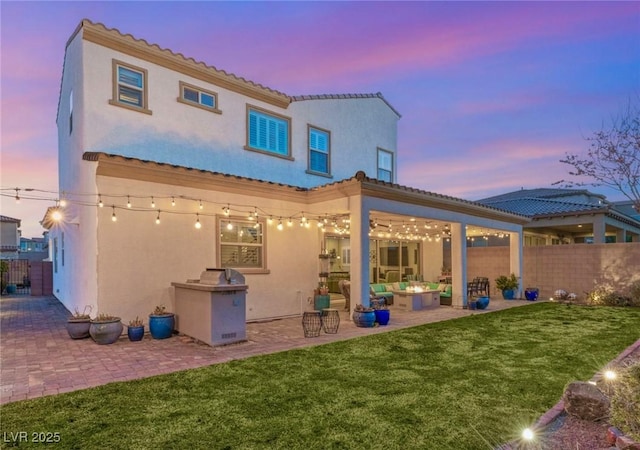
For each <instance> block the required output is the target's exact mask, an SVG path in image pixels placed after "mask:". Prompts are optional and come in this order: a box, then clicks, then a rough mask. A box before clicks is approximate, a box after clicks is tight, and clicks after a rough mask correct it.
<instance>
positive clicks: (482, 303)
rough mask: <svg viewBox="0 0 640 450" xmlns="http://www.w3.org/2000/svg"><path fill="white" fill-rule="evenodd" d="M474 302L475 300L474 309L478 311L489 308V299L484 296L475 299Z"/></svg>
mask: <svg viewBox="0 0 640 450" xmlns="http://www.w3.org/2000/svg"><path fill="white" fill-rule="evenodd" d="M475 300H476V308H478V309H487V306H489V300H490V299H489V297H488V296H486V295H483V296H481V297H477V298H476V299H475Z"/></svg>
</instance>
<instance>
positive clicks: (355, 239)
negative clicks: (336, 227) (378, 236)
mask: <svg viewBox="0 0 640 450" xmlns="http://www.w3.org/2000/svg"><path fill="white" fill-rule="evenodd" d="M362 200H363V199H362V196H361V195H354V196H352V197H349V209H350V211H351V217H350V220H351V223H350V230H351V269H350V275H351V310H353V309H354V308H355V306H356V305H357V304H358V303H360V304H362V305H364V306H369V208H368V207H367V206H365V205H364V204H363V201H362Z"/></svg>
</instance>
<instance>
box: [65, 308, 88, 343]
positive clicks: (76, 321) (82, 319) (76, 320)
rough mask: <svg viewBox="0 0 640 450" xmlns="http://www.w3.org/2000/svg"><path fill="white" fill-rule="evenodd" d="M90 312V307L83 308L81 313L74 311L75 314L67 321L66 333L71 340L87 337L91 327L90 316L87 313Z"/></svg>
mask: <svg viewBox="0 0 640 450" xmlns="http://www.w3.org/2000/svg"><path fill="white" fill-rule="evenodd" d="M87 308H89V312H91V306H89V305H87V306H85V307H84V309H83V310H82V312H80V311H78V308H76V309H75V312H74V313H73V314H72V315H71V317H69V318H68V319H67V333H69V337H70V338H71V339H84V338H88V337H89V327H90V326H91V316H89V313H88V312H87Z"/></svg>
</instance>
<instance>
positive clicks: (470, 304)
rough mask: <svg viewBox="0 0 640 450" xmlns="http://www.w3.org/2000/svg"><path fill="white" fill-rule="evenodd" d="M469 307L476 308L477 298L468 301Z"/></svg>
mask: <svg viewBox="0 0 640 450" xmlns="http://www.w3.org/2000/svg"><path fill="white" fill-rule="evenodd" d="M469 309H474V310H475V309H478V301H477V300H470V301H469Z"/></svg>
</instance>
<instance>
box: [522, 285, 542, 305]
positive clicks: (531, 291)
mask: <svg viewBox="0 0 640 450" xmlns="http://www.w3.org/2000/svg"><path fill="white" fill-rule="evenodd" d="M539 293H540V290H539V289H538V288H536V287H528V288H526V289H525V290H524V298H526V299H527V300H529V301H531V302H532V301H535V300H537V299H538V295H539Z"/></svg>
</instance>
